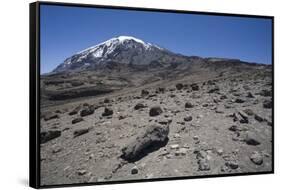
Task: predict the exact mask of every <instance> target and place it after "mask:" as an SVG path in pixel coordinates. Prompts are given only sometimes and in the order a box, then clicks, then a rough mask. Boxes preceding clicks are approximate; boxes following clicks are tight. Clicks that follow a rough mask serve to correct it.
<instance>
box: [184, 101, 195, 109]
mask: <svg viewBox="0 0 281 190" xmlns="http://www.w3.org/2000/svg"><path fill="white" fill-rule="evenodd" d="M193 107H194V105H193V104H192V103H191V102H186V103H185V108H193Z"/></svg>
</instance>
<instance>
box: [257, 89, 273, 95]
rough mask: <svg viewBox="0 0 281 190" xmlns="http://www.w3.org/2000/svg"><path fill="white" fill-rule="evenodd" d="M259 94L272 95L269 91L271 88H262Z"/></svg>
mask: <svg viewBox="0 0 281 190" xmlns="http://www.w3.org/2000/svg"><path fill="white" fill-rule="evenodd" d="M259 94H260V95H261V96H264V97H268V96H272V91H271V90H267V89H264V90H262V91H261V92H260V93H259Z"/></svg>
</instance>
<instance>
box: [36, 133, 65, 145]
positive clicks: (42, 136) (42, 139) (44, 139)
mask: <svg viewBox="0 0 281 190" xmlns="http://www.w3.org/2000/svg"><path fill="white" fill-rule="evenodd" d="M60 136H61V131H59V130H55V131H44V132H41V133H40V143H41V144H43V143H46V142H48V141H50V140H52V139H55V138H58V137H60Z"/></svg>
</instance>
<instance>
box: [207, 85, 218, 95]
mask: <svg viewBox="0 0 281 190" xmlns="http://www.w3.org/2000/svg"><path fill="white" fill-rule="evenodd" d="M219 90H220V89H219V87H218V86H215V87H214V88H212V89H210V90H209V91H208V93H215V92H218V91H219Z"/></svg>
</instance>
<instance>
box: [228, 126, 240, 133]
mask: <svg viewBox="0 0 281 190" xmlns="http://www.w3.org/2000/svg"><path fill="white" fill-rule="evenodd" d="M228 130H230V131H233V132H236V131H238V126H237V125H232V126H231V127H229V128H228Z"/></svg>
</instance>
